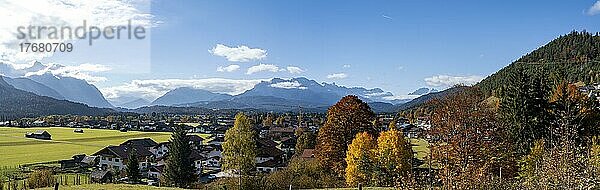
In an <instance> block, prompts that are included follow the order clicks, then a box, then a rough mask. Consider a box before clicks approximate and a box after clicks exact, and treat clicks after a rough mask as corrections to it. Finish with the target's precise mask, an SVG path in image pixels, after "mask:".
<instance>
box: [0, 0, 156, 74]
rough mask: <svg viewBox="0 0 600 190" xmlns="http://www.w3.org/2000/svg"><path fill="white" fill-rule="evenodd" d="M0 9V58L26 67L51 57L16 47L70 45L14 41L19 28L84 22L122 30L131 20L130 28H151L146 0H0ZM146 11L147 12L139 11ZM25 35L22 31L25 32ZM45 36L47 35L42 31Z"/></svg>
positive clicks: (45, 40)
mask: <svg viewBox="0 0 600 190" xmlns="http://www.w3.org/2000/svg"><path fill="white" fill-rule="evenodd" d="M1 4H2V6H0V20H2V24H0V52H1V53H0V54H2V56H3V59H4V60H5V62H7V61H8V62H12V63H19V64H21V63H26V62H29V61H34V60H41V59H43V58H45V57H50V56H52V55H53V54H54V53H32V52H21V51H20V48H18V47H19V44H20V43H23V42H30V43H59V42H67V41H72V40H69V39H48V38H47V34H46V35H44V33H43V34H42V35H41V36H42V39H29V38H28V39H26V40H20V39H18V38H17V34H18V31H17V28H18V27H19V26H25V27H27V26H30V25H31V26H55V27H62V26H70V27H77V26H81V25H82V24H83V21H84V20H85V21H86V25H87V26H88V27H89V26H98V27H99V28H104V27H106V26H122V25H127V21H128V20H131V21H132V25H142V26H155V25H156V24H157V23H158V22H153V21H152V20H153V16H152V15H151V14H150V9H149V5H150V1H149V0H136V1H127V0H94V1H84V0H82V1H78V0H71V1H62V0H4V1H2V3H1ZM142 9H147V10H142ZM25 32H26V30H25ZM42 32H49V31H42Z"/></svg>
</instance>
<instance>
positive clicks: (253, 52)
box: [208, 44, 267, 62]
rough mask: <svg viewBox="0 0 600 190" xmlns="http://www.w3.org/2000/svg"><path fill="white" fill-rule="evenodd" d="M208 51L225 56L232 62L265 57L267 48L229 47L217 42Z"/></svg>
mask: <svg viewBox="0 0 600 190" xmlns="http://www.w3.org/2000/svg"><path fill="white" fill-rule="evenodd" d="M208 52H210V53H211V54H213V55H216V56H221V57H225V58H226V59H227V60H228V61H233V62H248V61H252V60H261V59H264V58H265V57H267V50H263V49H260V48H249V47H248V46H238V47H229V46H226V45H223V44H217V45H216V46H215V47H214V48H212V49H210V50H208Z"/></svg>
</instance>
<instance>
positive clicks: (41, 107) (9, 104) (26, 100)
mask: <svg viewBox="0 0 600 190" xmlns="http://www.w3.org/2000/svg"><path fill="white" fill-rule="evenodd" d="M4 78H5V77H0V105H2V106H0V116H2V117H3V118H8V119H15V118H21V117H37V116H44V115H52V114H61V115H66V114H72V115H103V114H107V113H111V112H113V110H110V109H100V108H93V107H89V106H86V105H84V104H81V103H74V102H69V101H66V100H57V99H54V98H51V97H47V96H40V95H36V94H34V93H31V92H27V91H23V90H19V89H17V88H15V87H13V86H11V85H10V84H9V83H7V82H6V81H5V80H4Z"/></svg>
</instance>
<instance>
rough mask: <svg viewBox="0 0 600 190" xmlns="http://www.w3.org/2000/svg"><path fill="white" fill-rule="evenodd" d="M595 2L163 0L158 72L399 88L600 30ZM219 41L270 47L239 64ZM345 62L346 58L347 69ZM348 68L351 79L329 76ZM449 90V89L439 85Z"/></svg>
mask: <svg viewBox="0 0 600 190" xmlns="http://www.w3.org/2000/svg"><path fill="white" fill-rule="evenodd" d="M592 4H594V1H527V2H524V1H512V2H508V1H485V2H484V1H452V2H450V1H343V2H341V1H294V2H291V1H251V2H250V1H177V2H173V1H162V0H161V1H156V2H155V3H153V9H152V10H153V11H152V12H153V13H154V14H155V15H156V16H157V17H158V19H162V20H163V21H164V24H163V25H161V26H160V27H158V28H156V29H155V30H153V36H152V71H153V72H157V71H159V72H161V74H160V75H161V76H164V77H193V76H194V75H196V76H197V77H201V78H204V77H224V78H236V79H246V78H269V77H294V76H307V77H309V78H312V79H316V80H319V81H328V82H336V83H338V84H343V85H348V86H365V87H381V88H383V89H385V90H389V91H392V92H394V93H396V94H403V93H408V92H409V91H412V90H414V89H415V88H418V87H421V86H428V85H427V83H426V82H425V81H424V79H425V78H427V77H431V76H436V75H449V76H470V75H478V76H487V75H489V74H491V73H493V72H495V71H497V70H498V69H500V68H502V67H503V66H506V65H507V64H509V63H510V62H511V61H513V60H515V59H516V58H518V57H520V56H521V55H523V54H524V53H527V52H529V51H531V50H533V49H535V48H536V47H539V46H540V45H543V44H545V43H547V42H548V41H550V40H552V39H553V38H556V37H557V36H559V35H561V34H566V33H568V32H570V31H571V30H582V29H587V30H588V31H598V27H599V26H600V25H599V24H598V23H599V22H598V21H599V19H598V17H596V16H591V15H588V14H586V10H587V9H589V8H590V7H591V5H592ZM216 44H224V45H228V46H232V47H234V46H239V45H245V46H248V47H251V48H260V49H264V50H266V51H267V53H268V55H267V58H265V59H262V60H258V61H251V62H247V63H236V64H238V65H240V66H241V69H240V70H238V71H236V72H231V73H220V72H216V70H215V68H217V67H218V66H227V65H229V64H233V62H229V61H227V60H226V59H224V58H223V57H218V56H214V55H212V54H210V53H209V52H208V51H207V50H208V49H211V48H213V47H214V46H215V45H216ZM258 63H265V64H275V65H278V66H288V65H293V66H298V67H300V68H302V69H304V70H305V72H304V73H301V74H289V73H279V72H278V73H270V72H264V73H259V74H255V75H250V76H249V75H246V74H244V73H245V72H244V69H245V68H247V67H250V66H253V65H256V64H258ZM343 65H349V68H344V66H343ZM332 73H346V74H347V75H348V77H347V78H345V79H337V80H333V79H327V77H326V76H327V75H329V74H332ZM439 88H443V87H439Z"/></svg>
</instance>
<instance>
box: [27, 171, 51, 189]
mask: <svg viewBox="0 0 600 190" xmlns="http://www.w3.org/2000/svg"><path fill="white" fill-rule="evenodd" d="M55 182H56V181H55V180H54V175H53V173H52V171H50V170H36V171H34V172H33V173H31V174H29V178H27V184H28V185H29V188H31V189H34V188H41V187H51V186H52V185H54V183H55Z"/></svg>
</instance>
